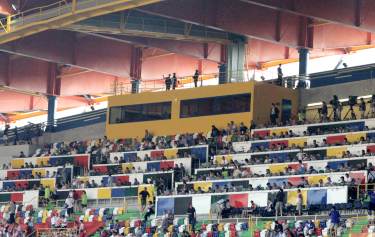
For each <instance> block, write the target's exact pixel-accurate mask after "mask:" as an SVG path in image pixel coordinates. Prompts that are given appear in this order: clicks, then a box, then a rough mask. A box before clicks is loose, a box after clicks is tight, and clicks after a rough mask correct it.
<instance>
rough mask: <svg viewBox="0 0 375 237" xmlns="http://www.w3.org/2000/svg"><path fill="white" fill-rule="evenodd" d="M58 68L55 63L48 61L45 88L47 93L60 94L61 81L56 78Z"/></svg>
mask: <svg viewBox="0 0 375 237" xmlns="http://www.w3.org/2000/svg"><path fill="white" fill-rule="evenodd" d="M58 74H59V73H58V68H57V64H56V63H48V77H47V89H46V92H47V94H48V95H60V91H61V81H60V78H58Z"/></svg>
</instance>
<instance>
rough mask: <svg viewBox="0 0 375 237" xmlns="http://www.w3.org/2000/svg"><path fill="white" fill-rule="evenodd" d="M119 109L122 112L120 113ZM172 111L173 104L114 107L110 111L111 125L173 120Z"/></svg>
mask: <svg viewBox="0 0 375 237" xmlns="http://www.w3.org/2000/svg"><path fill="white" fill-rule="evenodd" d="M119 109H120V112H119V111H118V110H119ZM171 109H172V102H161V103H150V104H139V105H125V106H120V107H112V108H111V109H110V123H132V122H143V121H154V120H165V119H171ZM119 114H120V115H119Z"/></svg>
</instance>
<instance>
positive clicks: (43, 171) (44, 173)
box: [31, 169, 46, 177]
mask: <svg viewBox="0 0 375 237" xmlns="http://www.w3.org/2000/svg"><path fill="white" fill-rule="evenodd" d="M31 173H32V174H33V176H34V177H36V173H40V174H41V175H42V177H44V176H45V175H46V170H45V169H33V170H32V171H31Z"/></svg>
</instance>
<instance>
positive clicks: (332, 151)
mask: <svg viewBox="0 0 375 237" xmlns="http://www.w3.org/2000/svg"><path fill="white" fill-rule="evenodd" d="M346 150H347V148H346V147H332V148H328V149H327V157H329V158H336V157H338V158H341V157H342V153H343V152H346Z"/></svg>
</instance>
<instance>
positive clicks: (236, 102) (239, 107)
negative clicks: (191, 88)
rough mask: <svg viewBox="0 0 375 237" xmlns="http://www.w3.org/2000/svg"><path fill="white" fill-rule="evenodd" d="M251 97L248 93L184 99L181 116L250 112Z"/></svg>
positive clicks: (181, 105)
mask: <svg viewBox="0 0 375 237" xmlns="http://www.w3.org/2000/svg"><path fill="white" fill-rule="evenodd" d="M250 99H251V95H250V94H248V93H246V94H237V95H227V96H216V97H208V98H199V99H191V100H182V101H181V104H180V118H190V117H199V116H209V115H219V114H233V113H243V112H250Z"/></svg>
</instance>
